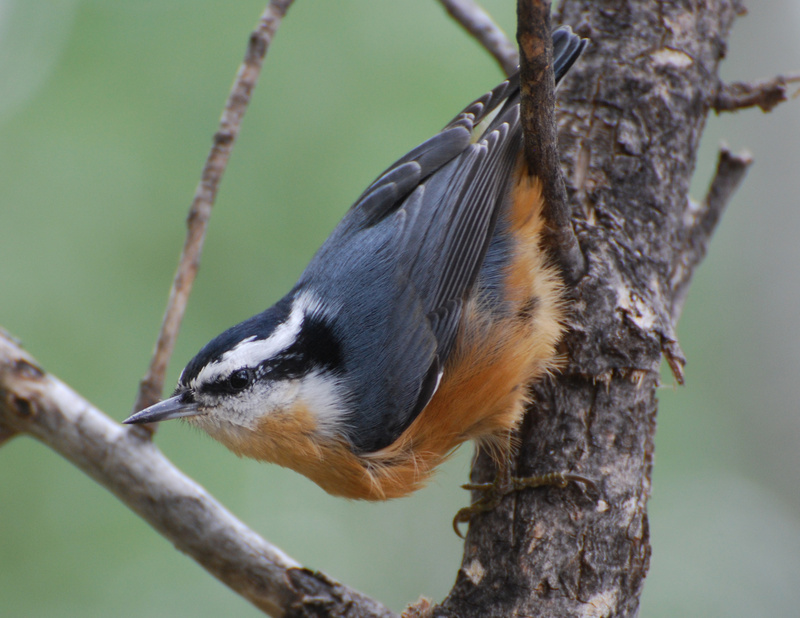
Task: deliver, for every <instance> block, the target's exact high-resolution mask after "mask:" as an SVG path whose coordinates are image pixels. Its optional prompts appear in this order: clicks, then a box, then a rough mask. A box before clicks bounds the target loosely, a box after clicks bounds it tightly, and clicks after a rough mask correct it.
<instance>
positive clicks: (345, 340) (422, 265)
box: [125, 28, 586, 500]
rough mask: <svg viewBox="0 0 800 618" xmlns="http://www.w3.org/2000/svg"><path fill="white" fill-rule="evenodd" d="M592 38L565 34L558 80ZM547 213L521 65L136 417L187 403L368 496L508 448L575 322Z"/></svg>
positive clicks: (313, 474) (200, 422) (238, 449)
mask: <svg viewBox="0 0 800 618" xmlns="http://www.w3.org/2000/svg"><path fill="white" fill-rule="evenodd" d="M585 44H586V41H585V40H583V39H581V38H579V37H578V36H576V35H574V34H573V33H572V31H571V30H570V29H569V28H560V29H558V30H556V31H555V32H554V34H553V60H554V67H553V68H554V71H555V78H556V82H558V80H560V79H561V78H562V77H563V76H564V74H565V73H566V72H567V70H568V69H569V68H570V66H572V64H573V63H574V62H575V60H577V58H578V56H579V55H580V54H581V52H582V51H583V49H584V47H585ZM541 213H542V196H541V191H540V185H539V183H538V181H537V180H536V177H535V175H533V176H531V175H529V174H528V173H527V170H526V169H525V166H524V163H523V158H522V129H521V126H520V116H519V78H518V76H513V77H511V78H509V79H508V80H507V81H504V82H503V83H502V84H500V85H499V86H498V87H497V88H495V89H494V90H492V91H491V92H489V93H488V94H486V95H484V96H483V97H481V98H480V99H478V100H477V101H475V102H474V103H472V104H471V105H470V106H469V107H467V108H466V109H465V110H464V111H463V112H461V113H460V114H459V115H458V116H457V117H456V118H455V119H454V120H453V121H452V122H451V123H450V124H448V125H447V126H446V127H445V128H444V129H443V130H442V131H441V132H440V133H439V134H437V135H435V136H434V137H432V138H431V139H429V140H428V141H426V142H424V143H423V144H421V145H420V146H418V147H417V148H415V149H414V150H412V151H411V152H409V153H408V154H407V155H406V156H404V157H402V158H401V159H400V160H398V161H397V162H396V163H395V164H394V165H392V166H391V167H390V168H389V169H388V170H386V172H384V173H383V174H382V175H381V176H380V177H379V178H378V179H377V180H376V181H375V182H373V183H372V184H371V185H370V186H369V187H368V188H367V190H366V191H365V192H364V193H363V194H362V195H361V197H360V198H359V199H358V201H356V203H355V204H354V205H353V206H352V208H351V209H350V210H349V211H348V212H347V214H346V215H345V217H344V219H342V221H341V222H340V223H339V225H338V226H337V227H336V229H335V230H334V231H333V233H332V234H331V235H330V237H329V238H328V239H327V240H326V241H325V243H324V244H323V245H322V247H321V248H320V249H319V251H318V252H317V253H316V255H315V256H314V258H313V259H312V260H311V263H310V264H309V265H308V267H307V268H306V270H305V271H304V272H303V274H302V276H301V277H300V280H299V281H298V282H297V284H296V285H295V286H294V288H293V289H292V290H291V291H290V292H289V293H288V294H287V295H286V296H285V297H284V298H283V299H282V300H280V301H279V302H278V303H277V304H276V305H274V306H273V307H271V308H269V309H267V310H266V311H264V312H263V313H260V314H258V315H256V316H254V317H252V318H250V319H249V320H245V321H244V322H242V323H241V324H237V325H236V326H234V327H232V328H230V329H229V330H227V331H225V332H224V333H222V334H221V335H219V336H218V337H216V338H215V339H213V340H212V341H211V342H210V343H208V344H207V345H206V346H205V347H204V348H203V349H202V350H200V352H199V353H198V354H197V356H195V357H194V358H193V359H192V360H191V361H190V362H189V364H188V365H187V366H186V368H185V369H184V370H183V373H182V374H181V376H180V379H179V381H178V387H177V389H176V390H175V393H174V395H173V396H172V397H171V398H169V399H167V400H165V401H162V402H161V403H158V404H156V405H154V406H151V407H150V408H147V409H146V410H143V411H141V412H139V413H137V414H134V415H133V416H131V417H130V418H128V419H127V420H126V421H125V422H126V423H150V422H154V421H163V420H167V419H172V418H184V419H186V420H187V421H189V422H190V423H192V424H194V425H196V426H198V427H200V428H201V429H203V430H205V431H206V432H208V433H209V434H210V435H211V436H212V437H213V438H216V439H217V440H219V441H220V442H222V443H223V444H224V445H225V446H227V447H228V448H230V449H231V450H232V451H234V452H235V453H237V454H239V455H245V456H248V457H254V458H255V459H260V460H265V461H271V462H275V463H277V464H279V465H282V466H286V467H288V468H292V469H294V470H296V471H297V472H300V473H301V474H304V475H305V476H307V477H309V478H310V479H311V480H313V481H315V482H316V483H317V484H319V485H320V486H321V487H322V488H323V489H325V490H326V491H328V492H329V493H331V494H335V495H340V496H345V497H348V498H360V499H366V500H384V499H388V498H395V497H398V496H403V495H406V494H408V493H410V492H412V491H414V490H416V489H418V488H419V487H420V486H421V485H422V484H423V483H424V482H425V481H426V480H427V479H428V478H429V476H430V475H431V473H432V471H433V469H434V468H435V467H436V466H437V465H438V464H440V463H441V462H442V461H443V460H444V459H446V458H447V457H448V455H449V454H450V453H451V452H452V451H453V450H454V449H455V448H456V447H457V446H458V445H459V444H461V443H462V442H465V441H467V440H477V441H478V442H479V444H481V445H483V446H486V447H489V448H491V449H493V450H494V451H495V452H497V453H499V454H500V456H507V454H508V450H509V444H510V441H509V435H510V433H511V432H512V431H513V430H514V428H515V427H516V425H517V423H518V421H519V420H520V418H521V416H522V413H523V408H524V404H525V402H526V390H527V389H526V388H525V386H526V384H528V383H529V382H530V381H531V380H535V379H536V378H539V377H541V376H542V375H544V374H546V373H547V372H548V371H549V370H551V369H552V368H553V366H554V357H555V350H556V345H557V343H558V341H559V339H560V337H561V333H562V330H563V324H564V301H563V296H562V291H563V283H562V280H561V277H560V274H559V272H558V270H557V269H556V268H555V267H554V266H552V265H551V264H550V262H549V261H548V259H547V256H546V255H544V254H543V251H542V250H541V248H540V246H539V241H540V237H541V234H542V231H543V228H544V225H545V222H544V221H543V219H542V214H541Z"/></svg>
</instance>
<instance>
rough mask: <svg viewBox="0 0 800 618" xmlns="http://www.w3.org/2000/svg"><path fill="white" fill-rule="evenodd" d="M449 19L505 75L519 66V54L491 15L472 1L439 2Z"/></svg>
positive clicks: (450, 0)
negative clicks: (473, 41) (453, 21)
mask: <svg viewBox="0 0 800 618" xmlns="http://www.w3.org/2000/svg"><path fill="white" fill-rule="evenodd" d="M439 2H440V3H441V4H442V6H443V7H444V8H445V10H446V11H447V12H448V13H449V15H450V17H452V18H453V19H455V20H456V21H457V22H458V23H459V24H461V25H462V26H463V27H464V30H466V31H467V32H469V33H470V34H471V35H472V36H473V37H474V38H475V39H476V40H477V41H478V43H480V44H481V45H483V46H484V47H485V48H486V51H488V52H489V53H490V54H491V55H492V57H493V58H494V59H495V60H497V63H498V64H499V65H500V68H501V69H503V72H504V73H505V74H506V75H511V74H512V73H513V72H514V71H516V70H517V66H518V65H519V53H518V52H517V48H516V47H515V46H514V44H513V43H512V42H511V41H509V40H508V37H507V36H506V34H505V32H503V30H502V29H501V28H500V26H498V25H497V24H496V23H495V22H494V20H493V19H492V17H491V15H489V14H488V13H487V12H486V11H484V10H483V9H482V8H481V7H480V6H479V5H478V3H476V2H473V0H439Z"/></svg>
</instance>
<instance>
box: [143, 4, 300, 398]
mask: <svg viewBox="0 0 800 618" xmlns="http://www.w3.org/2000/svg"><path fill="white" fill-rule="evenodd" d="M292 2H293V0H271V1H270V3H269V5H268V6H267V8H266V9H265V10H264V13H263V14H262V15H261V19H260V20H259V23H258V27H257V28H256V29H255V30H254V31H253V32H252V34H251V35H250V41H249V44H248V46H247V51H246V52H245V56H244V60H243V61H242V64H241V66H240V67H239V72H238V74H237V75H236V79H235V81H234V82H233V86H232V87H231V92H230V95H229V96H228V100H227V101H226V103H225V110H224V111H223V112H222V117H221V118H220V122H219V129H218V130H217V132H216V133H215V134H214V142H213V145H212V146H211V151H210V152H209V154H208V158H207V159H206V164H205V167H204V168H203V172H202V175H201V177H200V182H199V183H198V185H197V190H196V191H195V195H194V200H193V201H192V206H191V208H190V209H189V216H188V217H187V220H186V226H187V228H188V229H187V233H186V240H185V242H184V245H183V251H182V252H181V257H180V261H179V263H178V269H177V271H176V273H175V278H174V279H173V282H172V288H171V289H170V293H169V300H168V301H167V309H166V311H165V313H164V319H163V321H162V323H161V331H160V332H159V335H158V340H157V341H156V346H155V350H154V351H153V358H152V359H151V361H150V366H149V368H148V369H147V373H146V374H145V376H144V378H142V380H141V382H140V383H139V392H138V395H137V397H136V403H135V404H134V407H133V411H134V412H138V411H139V410H143V409H144V408H146V407H148V406H150V405H152V404H154V403H156V402H157V401H158V400H159V399H160V398H161V393H162V391H163V390H164V376H165V375H166V372H167V366H168V364H169V360H170V358H171V357H172V351H173V349H174V348H175V340H176V339H177V337H178V331H179V330H180V326H181V321H182V320H183V314H184V313H185V312H186V304H187V302H188V301H189V294H190V293H191V291H192V284H193V283H194V279H195V276H196V275H197V270H198V268H199V266H200V255H201V253H202V251H203V242H204V241H205V236H206V229H207V227H208V220H209V218H210V217H211V208H212V206H213V205H214V200H215V199H216V196H217V189H218V187H219V183H220V180H221V179H222V174H223V173H224V172H225V168H226V166H227V165H228V159H229V158H230V155H231V151H232V150H233V144H234V142H235V141H236V137H237V136H238V135H239V128H240V126H241V123H242V117H243V116H244V113H245V112H246V111H247V105H248V103H249V102H250V96H251V94H252V92H253V88H255V85H256V82H257V81H258V75H259V73H260V72H261V65H262V64H263V62H264V57H265V56H266V54H267V49H268V48H269V45H270V43H271V42H272V38H273V37H274V36H275V32H276V31H277V30H278V26H280V24H281V20H282V19H283V17H284V15H286V11H287V10H288V9H289V7H290V6H291V4H292Z"/></svg>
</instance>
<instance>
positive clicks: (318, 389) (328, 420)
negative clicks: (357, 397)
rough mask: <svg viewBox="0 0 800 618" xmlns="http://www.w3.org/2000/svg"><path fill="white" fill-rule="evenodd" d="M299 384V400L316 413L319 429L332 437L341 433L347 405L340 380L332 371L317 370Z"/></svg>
mask: <svg viewBox="0 0 800 618" xmlns="http://www.w3.org/2000/svg"><path fill="white" fill-rule="evenodd" d="M297 384H298V385H299V392H298V393H297V395H298V400H299V401H301V402H303V403H304V404H305V405H306V406H307V407H308V409H309V410H310V411H311V412H312V413H313V414H314V417H315V418H316V421H317V430H318V431H319V432H320V433H321V434H323V435H326V436H330V437H335V436H338V435H340V434H341V433H342V424H343V422H344V416H345V411H346V409H347V407H346V405H345V399H344V397H343V392H344V390H343V386H342V385H341V384H340V383H339V380H338V379H337V378H336V377H334V376H333V375H331V374H330V373H319V372H316V371H315V372H313V373H310V374H308V375H307V376H304V377H303V378H302V379H301V380H298V381H297Z"/></svg>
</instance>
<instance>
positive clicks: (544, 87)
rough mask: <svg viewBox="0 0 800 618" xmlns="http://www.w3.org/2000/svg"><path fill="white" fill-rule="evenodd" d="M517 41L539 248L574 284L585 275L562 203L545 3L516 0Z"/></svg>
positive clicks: (564, 196) (564, 193) (564, 197)
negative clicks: (539, 214)
mask: <svg viewBox="0 0 800 618" xmlns="http://www.w3.org/2000/svg"><path fill="white" fill-rule="evenodd" d="M517 42H518V43H519V49H520V114H521V117H522V129H523V135H524V144H525V161H526V162H527V164H528V170H529V173H530V174H531V175H534V176H536V177H537V178H538V179H539V180H540V181H541V183H542V195H543V196H544V204H545V209H544V213H543V214H544V218H545V220H546V221H547V222H548V229H547V231H546V233H545V234H544V244H545V246H546V248H547V249H548V250H549V251H550V253H551V255H553V256H554V257H555V259H556V261H557V262H558V264H559V265H560V266H561V268H562V271H563V273H564V276H565V278H566V280H567V281H568V282H570V283H575V282H576V281H578V280H579V279H580V278H581V276H583V273H584V272H585V271H586V260H585V258H584V257H583V253H582V252H581V248H580V246H579V245H578V240H577V238H576V237H575V232H574V230H573V229H572V220H571V215H570V212H569V206H568V204H567V191H566V188H565V186H564V178H563V176H562V175H561V159H560V155H559V152H558V138H557V132H556V122H555V80H554V77H553V44H552V35H551V30H550V2H543V1H542V0H518V2H517Z"/></svg>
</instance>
